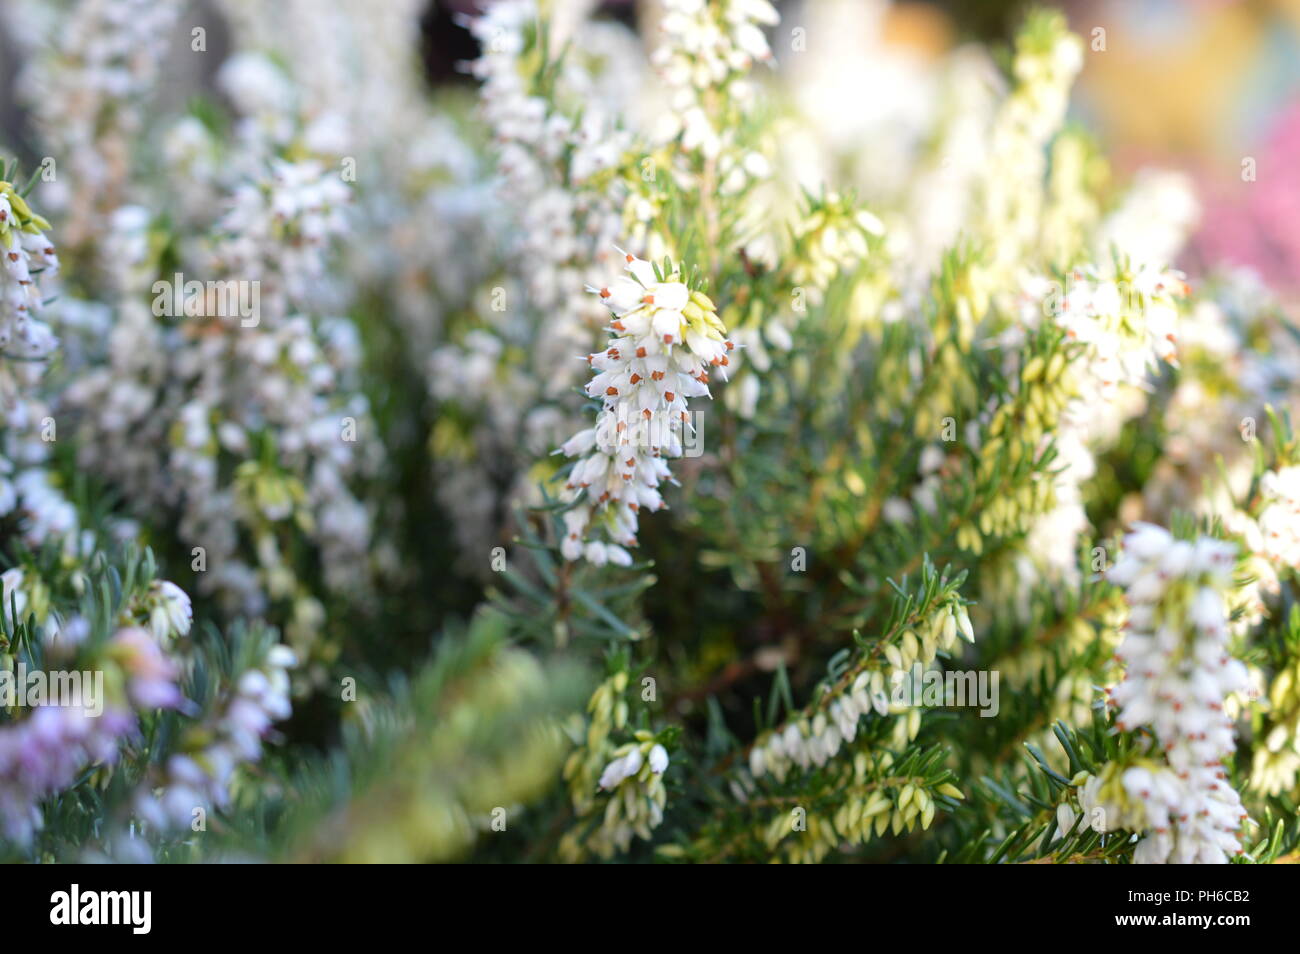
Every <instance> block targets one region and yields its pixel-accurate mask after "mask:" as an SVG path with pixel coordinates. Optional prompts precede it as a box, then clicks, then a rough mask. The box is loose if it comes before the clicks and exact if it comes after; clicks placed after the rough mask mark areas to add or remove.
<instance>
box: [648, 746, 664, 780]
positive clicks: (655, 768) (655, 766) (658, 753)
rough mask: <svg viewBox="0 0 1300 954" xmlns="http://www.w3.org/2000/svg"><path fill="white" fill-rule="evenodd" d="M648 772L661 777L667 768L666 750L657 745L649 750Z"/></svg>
mask: <svg viewBox="0 0 1300 954" xmlns="http://www.w3.org/2000/svg"><path fill="white" fill-rule="evenodd" d="M649 763H650V771H652V772H654V773H655V774H656V775H662V774H663V773H664V770H665V769H666V768H668V750H667V749H665V748H664V747H663V746H662V745H659V744H658V743H656V744H655V747H654V748H652V749H651V750H650V756H649Z"/></svg>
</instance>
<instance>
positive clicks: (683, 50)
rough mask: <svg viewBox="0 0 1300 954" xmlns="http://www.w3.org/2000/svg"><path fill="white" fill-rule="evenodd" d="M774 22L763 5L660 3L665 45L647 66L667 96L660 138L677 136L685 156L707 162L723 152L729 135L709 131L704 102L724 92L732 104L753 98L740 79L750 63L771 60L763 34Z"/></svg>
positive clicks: (758, 0) (749, 0)
mask: <svg viewBox="0 0 1300 954" xmlns="http://www.w3.org/2000/svg"><path fill="white" fill-rule="evenodd" d="M779 19H780V17H779V16H778V15H777V12H776V8H775V7H773V6H772V4H771V3H769V2H768V0H722V2H720V3H707V2H705V0H665V3H664V17H663V20H662V22H661V24H660V26H661V28H662V30H663V33H664V39H663V43H662V45H661V46H660V47H659V48H658V49H657V50H655V52H654V55H653V56H652V57H651V62H652V64H653V65H654V66H655V67H656V68H657V69H658V70H659V71H660V74H661V75H662V76H663V78H664V82H665V83H666V84H667V86H668V88H669V90H670V97H671V98H670V100H669V104H668V105H669V113H668V115H667V116H666V121H667V122H669V123H671V124H672V128H671V129H668V130H665V132H667V133H668V135H669V136H673V135H676V134H677V132H679V131H680V133H681V135H682V146H683V147H684V148H685V149H686V150H688V151H691V152H694V151H696V150H698V151H699V152H700V154H701V155H703V156H704V157H705V158H708V159H716V158H717V157H718V156H719V154H720V153H721V152H722V151H723V149H724V147H725V145H726V138H725V137H727V136H728V135H730V133H729V132H728V131H727V130H723V129H716V128H714V123H713V121H711V119H710V116H709V109H708V106H707V105H706V104H705V103H704V101H703V100H704V97H705V95H706V94H708V93H714V92H716V91H717V90H720V89H722V88H724V87H725V88H726V90H727V94H728V96H729V97H730V98H731V99H732V100H733V101H736V102H739V103H742V104H743V103H745V102H748V101H749V100H751V99H752V98H753V96H754V90H753V88H752V86H751V85H750V84H749V83H748V81H747V79H746V78H745V77H746V74H747V73H748V72H749V70H750V69H751V67H752V66H753V65H754V63H755V61H766V60H770V59H771V58H772V50H771V48H770V47H769V46H768V44H767V37H766V36H764V35H763V29H762V28H763V27H764V26H772V25H774V24H775V23H777V21H778V20H779Z"/></svg>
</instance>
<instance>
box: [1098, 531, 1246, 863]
mask: <svg viewBox="0 0 1300 954" xmlns="http://www.w3.org/2000/svg"><path fill="white" fill-rule="evenodd" d="M1235 565H1236V548H1235V547H1234V546H1233V545H1232V544H1230V543H1224V542H1222V541H1219V540H1215V539H1212V538H1210V537H1201V538H1200V539H1199V540H1197V541H1196V542H1194V543H1192V542H1188V541H1183V540H1175V539H1174V538H1173V536H1172V535H1171V534H1170V533H1169V532H1168V531H1166V530H1164V529H1162V528H1160V527H1156V526H1153V525H1151V524H1137V525H1136V526H1135V529H1134V530H1133V532H1131V533H1130V534H1129V535H1128V536H1127V537H1126V538H1125V542H1124V552H1123V554H1122V556H1121V557H1120V559H1119V561H1118V562H1117V563H1116V565H1115V566H1114V567H1113V568H1112V569H1111V570H1110V572H1109V574H1108V576H1109V578H1110V579H1111V580H1112V581H1114V582H1115V583H1118V584H1120V585H1122V586H1124V587H1125V596H1126V599H1127V601H1128V604H1129V619H1128V630H1127V632H1126V633H1125V636H1124V639H1123V641H1122V642H1121V643H1120V646H1119V648H1118V650H1117V651H1116V655H1117V657H1118V658H1119V660H1120V661H1121V662H1122V663H1123V664H1124V667H1125V673H1124V679H1123V681H1122V682H1121V683H1120V684H1119V685H1118V686H1116V687H1114V689H1112V690H1111V693H1110V696H1111V702H1112V703H1113V704H1114V705H1115V706H1116V707H1118V709H1119V712H1118V715H1117V718H1116V724H1117V725H1118V726H1119V728H1120V729H1121V730H1124V731H1131V730H1134V729H1138V728H1147V729H1149V730H1150V731H1152V732H1153V733H1154V734H1155V737H1156V740H1157V742H1158V744H1159V748H1160V750H1161V751H1162V752H1163V755H1164V759H1165V763H1164V764H1159V763H1157V764H1155V765H1152V766H1147V765H1142V764H1138V765H1134V766H1132V767H1130V768H1128V769H1126V770H1124V771H1123V773H1122V774H1121V775H1119V776H1118V783H1119V785H1120V786H1121V787H1122V794H1121V793H1118V792H1117V789H1116V787H1115V786H1114V785H1110V786H1107V785H1106V784H1105V782H1104V781H1097V782H1096V783H1093V782H1090V783H1089V785H1091V786H1092V789H1090V788H1088V786H1085V792H1086V793H1087V799H1086V800H1087V802H1088V804H1085V803H1084V802H1085V799H1084V798H1083V797H1082V796H1081V802H1080V804H1081V805H1082V807H1083V808H1084V810H1085V811H1091V809H1092V807H1094V803H1095V804H1097V805H1100V807H1101V808H1102V809H1103V812H1102V814H1101V815H1100V816H1099V817H1100V818H1101V819H1102V820H1103V821H1102V823H1103V824H1104V825H1105V826H1106V827H1107V828H1111V829H1113V828H1116V827H1128V828H1132V829H1134V830H1138V831H1145V832H1147V833H1148V834H1147V835H1146V836H1145V837H1144V838H1143V840H1142V842H1141V843H1140V844H1139V845H1138V849H1137V852H1136V853H1135V855H1134V861H1136V862H1139V863H1163V862H1173V863H1177V864H1186V863H1190V862H1202V863H1213V862H1226V861H1227V860H1228V858H1229V856H1231V855H1233V854H1236V853H1237V852H1239V851H1241V845H1240V843H1239V842H1238V840H1237V832H1238V830H1239V829H1240V828H1241V824H1242V821H1243V820H1244V819H1245V818H1246V812H1245V810H1244V809H1243V808H1242V805H1241V799H1240V797H1239V796H1238V794H1237V792H1236V791H1235V790H1234V789H1233V787H1232V785H1231V784H1230V783H1229V782H1228V780H1227V774H1226V770H1225V767H1224V762H1225V759H1227V758H1228V757H1229V756H1231V755H1232V753H1233V751H1234V748H1235V742H1234V738H1233V724H1232V720H1231V719H1230V718H1228V716H1227V715H1225V713H1224V706H1225V702H1226V701H1227V699H1228V697H1229V696H1231V695H1233V694H1235V693H1241V692H1246V691H1248V690H1249V686H1250V681H1249V676H1248V674H1247V671H1246V667H1245V666H1244V665H1242V664H1241V662H1239V661H1238V660H1236V659H1233V658H1232V656H1231V655H1230V654H1229V651H1228V647H1227V639H1228V620H1227V609H1226V602H1225V600H1226V597H1227V595H1228V593H1229V592H1230V590H1231V589H1232V576H1233V571H1234V567H1235ZM1099 778H1100V777H1099ZM1093 789H1095V791H1093Z"/></svg>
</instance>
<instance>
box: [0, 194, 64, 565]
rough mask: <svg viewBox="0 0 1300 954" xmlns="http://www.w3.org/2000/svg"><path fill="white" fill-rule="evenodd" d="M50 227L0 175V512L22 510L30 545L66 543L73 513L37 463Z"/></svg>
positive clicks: (43, 439) (42, 424)
mask: <svg viewBox="0 0 1300 954" xmlns="http://www.w3.org/2000/svg"><path fill="white" fill-rule="evenodd" d="M49 228H50V224H49V222H47V221H46V220H45V219H44V218H42V217H41V216H40V215H37V214H36V213H35V212H33V211H32V209H31V207H30V206H29V205H28V204H27V202H26V200H24V198H23V197H22V196H21V195H20V194H19V193H18V190H17V189H15V188H14V186H13V184H12V183H9V182H5V181H2V180H0V258H2V259H3V267H2V268H0V515H3V514H9V513H13V512H14V511H18V512H19V513H20V514H21V515H22V516H23V523H22V532H23V537H24V539H25V540H26V541H27V543H28V544H29V545H30V546H40V545H41V544H43V543H45V542H46V541H62V542H63V543H64V545H65V546H72V545H74V543H75V538H76V531H77V529H78V520H77V513H76V509H75V508H74V507H73V506H72V505H71V504H70V503H69V502H68V500H67V498H66V497H65V496H64V495H63V493H62V492H61V491H60V490H59V489H58V488H57V487H56V486H54V485H53V484H52V483H51V481H50V476H49V474H48V472H47V471H46V470H45V469H44V468H43V466H42V465H43V463H44V461H45V460H46V458H47V456H48V453H49V447H50V440H51V439H53V438H54V437H55V436H57V433H51V432H50V430H49V429H50V427H51V426H54V424H55V421H54V418H53V417H52V416H50V412H49V409H48V407H47V406H46V404H45V402H44V401H43V400H41V398H40V395H39V393H38V391H37V387H36V385H37V383H38V382H39V381H40V379H41V376H42V374H43V373H44V371H45V366H46V363H47V361H48V359H49V358H50V356H51V355H52V354H53V353H54V351H55V349H56V347H57V346H58V339H57V338H56V337H55V335H54V332H53V330H52V329H51V328H50V326H49V325H48V324H46V323H45V321H43V320H42V319H40V318H38V317H37V312H38V311H39V310H41V307H42V302H43V297H44V296H45V295H47V294H49V293H50V289H49V286H48V285H46V286H45V287H44V288H42V284H41V283H42V282H48V281H49V280H50V279H52V278H54V276H55V275H56V274H57V273H58V268H59V259H58V255H57V254H56V253H55V250H54V245H53V243H52V242H51V241H50V238H49V236H48V235H47V234H46V233H47V232H48V231H49Z"/></svg>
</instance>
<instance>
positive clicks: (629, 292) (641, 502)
mask: <svg viewBox="0 0 1300 954" xmlns="http://www.w3.org/2000/svg"><path fill="white" fill-rule="evenodd" d="M624 257H625V259H626V262H627V270H628V272H629V273H630V274H631V277H626V276H624V277H620V278H618V279H616V280H615V281H614V283H613V284H612V285H610V286H609V287H605V288H599V289H597V288H589V289H588V290H589V291H591V292H594V293H596V294H598V295H599V296H600V299H601V301H602V302H603V303H604V304H605V306H606V307H607V308H609V310H610V311H612V312H613V314H614V320H613V321H612V322H611V323H610V334H611V337H610V340H609V342H608V344H609V347H608V348H606V349H605V350H604V351H599V352H596V353H593V354H590V355H588V356H587V363H588V364H590V365H591V367H592V368H593V369H594V370H595V372H596V374H595V376H594V377H593V378H592V379H591V381H590V382H589V383H588V384H587V388H586V390H587V394H588V395H590V396H591V397H593V398H596V399H598V400H600V401H601V402H602V403H603V405H604V406H603V408H602V409H601V411H600V412H599V413H598V415H597V417H596V426H595V427H593V428H587V429H585V430H582V431H579V432H578V433H577V434H575V435H574V436H573V437H571V438H569V440H568V441H566V442H565V443H564V444H563V446H562V447H561V448H560V450H561V451H563V453H564V454H566V455H567V456H569V457H577V458H579V459H578V460H577V462H576V463H575V464H574V465H573V469H572V470H571V471H570V473H569V478H568V481H567V483H566V484H565V489H564V492H563V494H562V499H563V500H565V501H567V502H573V503H574V506H573V507H571V508H570V509H569V510H568V511H566V512H565V515H564V523H565V537H564V541H563V543H562V546H561V549H562V550H563V553H564V556H565V557H566V558H567V559H570V560H576V559H578V558H579V557H583V556H585V557H586V558H587V559H588V560H589V561H590V562H592V563H595V564H596V565H598V566H599V565H602V564H604V563H605V562H607V561H608V562H612V563H616V564H619V565H624V566H626V565H628V564H630V563H631V562H632V557H631V554H629V553H628V552H627V550H626V549H624V548H625V547H630V546H636V532H637V515H638V513H639V512H640V510H641V508H642V507H645V508H647V509H649V510H658V509H660V508H661V507H663V506H664V502H663V497H662V496H661V495H660V493H659V484H660V482H661V481H663V480H671V479H672V474H671V472H670V471H669V469H668V461H667V459H668V458H670V457H679V456H681V452H682V435H683V434H689V433H691V432H692V431H693V430H694V428H693V425H692V424H691V420H690V414H689V413H688V412H687V401H688V399H690V398H692V397H700V396H711V395H710V394H709V371H710V369H712V368H725V367H726V366H727V364H728V363H729V359H728V357H727V352H728V351H729V350H731V348H732V347H733V346H732V343H731V342H730V341H728V340H727V339H726V337H725V336H724V334H725V331H726V329H725V328H724V327H723V325H722V321H721V320H720V319H719V318H718V316H717V313H716V312H715V310H714V306H713V302H712V301H710V300H709V298H708V297H707V296H706V295H704V294H703V293H702V292H699V291H694V292H693V291H691V290H690V289H689V288H688V287H687V286H686V285H685V284H684V283H683V282H682V281H681V280H680V277H681V276H680V273H679V272H674V273H672V274H670V275H666V276H657V275H656V273H655V266H653V265H651V263H650V262H647V261H644V260H643V259H639V258H636V257H635V256H633V255H628V254H626V253H625V255H624ZM661 278H662V279H663V280H661ZM598 529H599V530H601V531H603V534H604V536H605V537H606V538H607V540H601V539H599V538H597V537H596V531H597V530H598Z"/></svg>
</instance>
